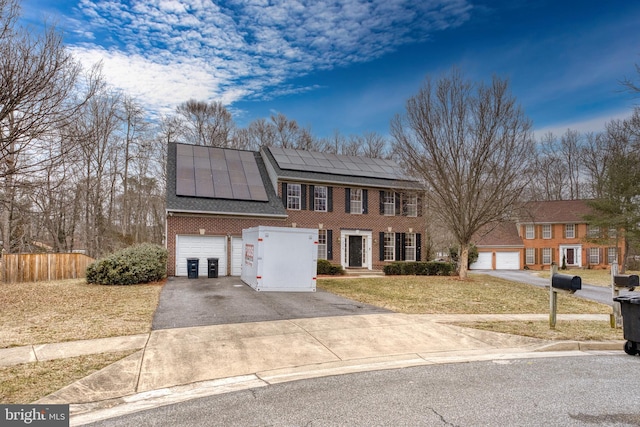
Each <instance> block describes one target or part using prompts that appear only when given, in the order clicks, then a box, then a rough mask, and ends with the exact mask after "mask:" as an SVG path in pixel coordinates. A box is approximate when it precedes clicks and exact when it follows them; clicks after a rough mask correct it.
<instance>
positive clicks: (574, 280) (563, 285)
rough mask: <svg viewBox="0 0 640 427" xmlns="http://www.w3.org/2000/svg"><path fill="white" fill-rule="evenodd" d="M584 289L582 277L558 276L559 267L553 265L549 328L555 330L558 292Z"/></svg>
mask: <svg viewBox="0 0 640 427" xmlns="http://www.w3.org/2000/svg"><path fill="white" fill-rule="evenodd" d="M580 289H582V279H581V278H580V276H570V275H568V274H558V265H557V264H555V263H553V264H551V278H550V283H549V327H550V328H551V329H555V327H556V318H557V312H558V292H568V293H570V294H573V293H575V292H576V291H579V290H580Z"/></svg>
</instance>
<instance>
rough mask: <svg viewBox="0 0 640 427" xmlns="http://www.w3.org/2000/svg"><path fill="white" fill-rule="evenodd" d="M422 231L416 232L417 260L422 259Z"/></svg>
mask: <svg viewBox="0 0 640 427" xmlns="http://www.w3.org/2000/svg"><path fill="white" fill-rule="evenodd" d="M421 237H422V236H421V235H420V233H416V261H422V259H421V258H422V239H421Z"/></svg>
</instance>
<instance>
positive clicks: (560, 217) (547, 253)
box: [518, 200, 624, 270]
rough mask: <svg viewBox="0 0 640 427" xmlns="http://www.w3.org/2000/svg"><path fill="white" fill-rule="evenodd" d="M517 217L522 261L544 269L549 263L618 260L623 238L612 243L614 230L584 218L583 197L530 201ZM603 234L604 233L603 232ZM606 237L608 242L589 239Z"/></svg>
mask: <svg viewBox="0 0 640 427" xmlns="http://www.w3.org/2000/svg"><path fill="white" fill-rule="evenodd" d="M525 212H526V214H525V215H521V217H520V219H519V221H518V230H519V233H520V236H521V237H522V242H523V244H524V253H523V256H524V259H523V261H524V265H526V266H527V267H528V268H531V269H536V270H538V269H548V268H549V266H550V265H551V263H553V262H555V263H556V264H558V265H559V266H562V265H563V262H564V263H565V264H566V266H567V267H589V268H606V266H607V265H609V264H611V263H612V262H614V261H617V260H618V256H619V254H621V253H622V250H621V248H622V247H623V246H624V244H623V242H621V241H618V242H617V243H616V232H615V231H614V230H611V231H610V230H600V229H599V228H598V227H592V226H589V225H588V224H587V222H586V221H585V219H584V216H585V215H588V214H590V213H592V210H591V208H590V207H589V206H588V205H587V203H586V202H585V201H584V200H557V201H547V202H531V203H528V204H527V205H526V208H525ZM605 234H606V236H605ZM601 237H610V238H611V242H612V243H611V244H606V245H599V244H596V243H593V242H590V241H589V239H594V238H601Z"/></svg>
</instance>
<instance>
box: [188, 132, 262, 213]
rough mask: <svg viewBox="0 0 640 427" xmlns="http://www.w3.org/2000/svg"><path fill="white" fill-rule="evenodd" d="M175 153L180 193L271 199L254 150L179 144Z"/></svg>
mask: <svg viewBox="0 0 640 427" xmlns="http://www.w3.org/2000/svg"><path fill="white" fill-rule="evenodd" d="M176 154H177V157H176V195H178V196H195V197H203V198H213V199H232V200H251V201H261V202H266V201H268V200H269V198H268V196H267V191H266V189H265V188H264V183H263V181H262V177H261V175H260V170H259V169H258V164H257V163H256V158H255V155H254V154H253V153H252V152H248V151H238V150H231V149H226V148H217V147H204V146H191V145H185V144H177V145H176Z"/></svg>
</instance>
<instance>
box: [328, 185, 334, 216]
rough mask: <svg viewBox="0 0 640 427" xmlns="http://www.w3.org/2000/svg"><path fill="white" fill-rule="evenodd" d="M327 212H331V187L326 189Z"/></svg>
mask: <svg viewBox="0 0 640 427" xmlns="http://www.w3.org/2000/svg"><path fill="white" fill-rule="evenodd" d="M327 212H333V187H327Z"/></svg>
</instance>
